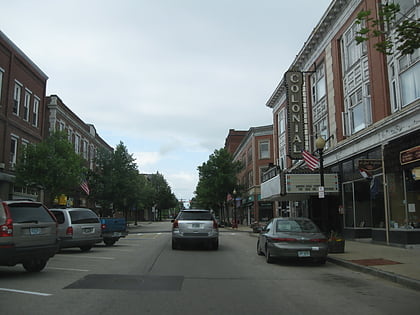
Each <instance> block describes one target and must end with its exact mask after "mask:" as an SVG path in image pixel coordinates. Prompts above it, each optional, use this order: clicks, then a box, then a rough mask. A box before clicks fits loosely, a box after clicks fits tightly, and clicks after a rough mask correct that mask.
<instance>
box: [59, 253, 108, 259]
mask: <svg viewBox="0 0 420 315" xmlns="http://www.w3.org/2000/svg"><path fill="white" fill-rule="evenodd" d="M55 255H56V256H60V257H64V256H65V257H66V258H70V257H71V256H70V255H66V254H55ZM74 258H77V259H80V258H86V259H105V260H113V259H115V257H101V256H96V257H95V256H77V257H76V256H74Z"/></svg>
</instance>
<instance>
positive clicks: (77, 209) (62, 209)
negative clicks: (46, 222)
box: [50, 208, 93, 211]
mask: <svg viewBox="0 0 420 315" xmlns="http://www.w3.org/2000/svg"><path fill="white" fill-rule="evenodd" d="M50 210H51V211H57V210H59V211H80V210H89V211H93V210H92V209H89V208H52V209H50Z"/></svg>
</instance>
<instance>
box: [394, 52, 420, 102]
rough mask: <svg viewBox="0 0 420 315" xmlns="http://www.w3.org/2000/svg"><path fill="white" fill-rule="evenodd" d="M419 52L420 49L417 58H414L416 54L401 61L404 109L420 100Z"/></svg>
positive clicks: (402, 58)
mask: <svg viewBox="0 0 420 315" xmlns="http://www.w3.org/2000/svg"><path fill="white" fill-rule="evenodd" d="M419 51H420V49H417V50H416V52H417V56H414V54H413V55H405V56H403V57H401V58H400V60H399V65H400V89H401V105H402V107H404V106H406V105H408V104H410V103H412V102H414V101H415V100H417V99H418V98H420V62H419V60H418V59H419V56H418V55H419ZM413 59H414V60H416V61H414V60H413ZM402 64H403V65H402Z"/></svg>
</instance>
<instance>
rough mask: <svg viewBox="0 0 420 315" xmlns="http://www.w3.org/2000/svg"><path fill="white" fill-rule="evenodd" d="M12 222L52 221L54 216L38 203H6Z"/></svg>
mask: <svg viewBox="0 0 420 315" xmlns="http://www.w3.org/2000/svg"><path fill="white" fill-rule="evenodd" d="M8 207H9V209H10V215H11V217H12V219H13V222H14V223H32V222H34V223H37V222H54V218H53V217H52V216H51V215H50V213H49V212H48V211H47V209H45V208H44V207H43V206H42V205H40V204H38V203H33V204H32V203H13V204H9V205H8Z"/></svg>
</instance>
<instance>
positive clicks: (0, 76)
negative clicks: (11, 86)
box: [0, 68, 4, 106]
mask: <svg viewBox="0 0 420 315" xmlns="http://www.w3.org/2000/svg"><path fill="white" fill-rule="evenodd" d="M3 75H4V70H3V69H2V68H0V106H1V104H2V103H1V95H2V93H1V92H2V90H3Z"/></svg>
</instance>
